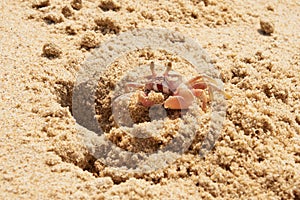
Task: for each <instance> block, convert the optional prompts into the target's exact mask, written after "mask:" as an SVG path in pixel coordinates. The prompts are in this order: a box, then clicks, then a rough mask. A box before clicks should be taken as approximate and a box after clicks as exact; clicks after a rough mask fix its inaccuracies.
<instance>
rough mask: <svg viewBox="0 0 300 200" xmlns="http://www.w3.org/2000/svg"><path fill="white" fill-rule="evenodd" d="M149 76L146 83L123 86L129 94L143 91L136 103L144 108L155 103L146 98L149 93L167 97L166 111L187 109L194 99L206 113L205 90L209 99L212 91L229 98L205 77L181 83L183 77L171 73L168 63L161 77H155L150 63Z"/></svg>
mask: <svg viewBox="0 0 300 200" xmlns="http://www.w3.org/2000/svg"><path fill="white" fill-rule="evenodd" d="M150 70H151V73H152V74H151V75H149V76H146V78H147V79H148V82H147V83H146V84H139V83H135V82H129V83H127V84H126V85H125V91H126V92H129V90H130V88H141V89H143V91H139V93H138V102H139V103H140V104H142V105H143V106H145V107H151V106H153V105H154V104H155V102H153V101H151V99H150V98H148V94H149V93H150V92H151V91H155V92H160V93H163V94H165V95H167V96H168V97H167V98H166V100H165V101H164V103H163V105H164V107H165V108H167V109H174V110H175V109H188V107H189V106H191V105H192V103H193V101H194V100H195V98H199V99H200V100H201V102H202V106H201V107H202V110H203V111H206V109H207V102H208V98H207V95H206V92H205V89H208V91H209V94H210V95H209V98H211V97H212V96H211V95H212V90H217V91H220V92H222V93H223V94H224V95H225V97H226V98H230V96H229V95H228V94H227V93H225V92H224V91H222V90H221V89H220V88H218V87H217V86H216V85H215V83H216V81H215V80H214V79H212V78H210V77H208V76H206V75H199V76H196V77H194V78H192V79H190V80H188V81H187V82H184V81H183V77H182V76H181V75H180V74H178V73H175V72H174V71H172V63H171V62H169V63H168V64H167V66H166V70H165V72H164V73H163V74H162V75H157V74H156V72H155V66H154V62H153V61H152V62H151V63H150Z"/></svg>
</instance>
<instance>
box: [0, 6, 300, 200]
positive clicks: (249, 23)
mask: <svg viewBox="0 0 300 200" xmlns="http://www.w3.org/2000/svg"><path fill="white" fill-rule="evenodd" d="M0 8H1V9H0V16H1V18H0V19H1V20H0V51H1V56H0V94H1V103H0V108H1V109H0V149H1V151H0V199H300V103H299V99H300V54H299V52H300V48H299V47H300V34H299V32H300V27H299V21H300V16H299V14H298V13H300V4H299V2H297V1H295V0H293V1H279V2H278V1H275V0H274V1H273V0H272V1H268V2H267V3H266V2H265V1H252V2H249V1H214V0H204V1H197V0H193V1H181V0H174V1H139V2H136V3H133V2H132V1H128V0H125V1H119V2H118V1H115V0H104V1H96V0H87V1H80V0H73V1H71V0H70V1H64V2H61V1H58V0H26V1H8V0H2V1H1V3H0ZM151 27H152V28H153V27H159V28H168V29H169V30H171V31H178V32H180V33H182V34H184V35H186V36H187V37H191V38H193V39H195V40H196V41H197V42H198V43H199V44H201V46H202V47H203V48H204V49H205V51H206V52H207V54H208V55H209V57H210V58H211V63H212V64H213V65H214V66H215V68H216V69H218V70H219V72H220V74H221V75H220V77H221V80H222V81H223V83H224V88H225V91H226V92H227V93H228V94H230V95H231V96H232V98H231V99H229V100H227V106H226V107H227V112H226V119H225V121H224V123H223V126H222V130H221V131H220V133H219V134H220V136H219V137H218V138H217V137H216V138H215V139H216V140H217V141H216V143H215V146H214V147H213V149H212V150H210V151H209V152H207V154H206V155H205V157H200V156H199V150H200V149H201V148H202V146H201V142H202V141H203V138H204V137H205V136H204V135H203V132H205V131H204V130H207V121H209V119H208V118H207V117H205V116H206V115H205V113H204V112H203V111H201V109H199V106H198V111H199V112H198V114H199V113H200V114H201V113H202V114H203V115H202V116H203V117H202V118H201V119H198V126H197V127H196V128H197V130H196V131H195V132H196V135H194V137H195V139H194V140H193V141H192V144H191V145H190V146H189V147H188V148H187V151H185V152H183V153H182V154H180V156H178V155H175V154H174V155H173V154H172V155H173V156H174V158H176V160H175V161H174V162H173V161H172V162H171V161H170V163H167V165H162V166H164V167H162V168H160V167H159V168H158V169H156V170H155V171H153V170H152V171H150V172H145V173H135V172H128V171H126V170H125V171H122V170H114V169H113V168H112V167H111V166H107V165H105V164H103V163H102V162H101V160H97V158H95V157H94V155H95V154H92V153H91V152H90V151H89V150H90V149H89V147H87V146H86V143H87V141H85V142H84V140H83V138H82V132H81V130H80V129H78V125H76V121H75V119H74V118H73V116H72V114H73V113H72V112H71V111H72V109H71V108H72V94H73V92H72V91H73V89H74V84H75V83H76V77H77V76H78V74H79V73H80V69H81V68H82V66H83V64H84V63H85V62H86V60H87V59H88V58H90V57H91V55H92V54H93V53H95V52H97V47H98V45H101V44H104V43H105V42H106V41H108V40H110V39H112V38H114V37H116V36H118V35H119V34H122V33H124V32H126V31H129V30H134V29H136V28H143V29H145V28H151ZM151 61H155V63H157V64H158V65H162V66H163V65H165V64H166V63H167V62H168V61H172V62H173V63H174V69H176V70H177V71H179V72H180V71H181V72H182V73H184V72H187V71H188V70H191V69H192V68H191V66H190V65H189V64H188V63H187V62H186V61H185V60H183V59H181V58H180V57H178V56H174V55H170V54H168V53H166V52H163V51H156V52H155V51H154V52H153V51H148V50H143V51H139V52H132V53H130V54H128V55H125V56H123V57H121V58H119V60H117V61H115V62H114V63H112V64H111V65H110V70H108V71H107V72H106V74H105V76H102V77H101V78H99V83H98V90H97V91H98V93H97V95H98V96H97V100H96V107H95V108H96V115H97V116H96V118H97V120H99V121H100V122H103V121H104V122H105V123H100V125H101V127H102V129H104V130H105V136H106V137H107V138H109V139H110V140H111V141H112V142H113V143H115V144H116V145H118V146H119V147H122V148H124V149H127V150H130V151H133V152H142V151H146V152H153V151H156V150H157V149H162V148H163V147H164V146H166V145H167V144H168V143H169V142H170V141H171V140H172V139H173V138H174V137H175V136H176V134H177V132H178V130H179V129H180V128H178V127H180V124H179V125H178V124H176V123H179V122H178V121H180V119H178V118H177V117H176V112H173V111H172V112H171V115H172V116H175V117H174V119H169V121H167V120H162V118H161V117H158V118H157V119H156V120H157V122H155V120H154V121H152V122H147V120H148V121H149V118H148V119H147V118H145V119H142V117H144V116H145V115H144V114H142V115H140V116H141V119H140V117H136V116H135V114H134V113H135V111H136V110H137V111H138V112H139V113H143V112H145V111H143V108H141V107H139V108H136V107H135V106H134V105H135V104H134V105H133V107H132V108H133V109H132V110H131V112H132V113H133V114H132V113H131V115H134V116H135V117H133V118H134V119H135V120H137V123H140V125H139V126H140V127H139V128H140V129H142V128H145V129H147V127H148V129H147V130H148V134H150V135H152V134H154V135H152V137H151V138H150V142H149V143H147V142H145V140H143V139H132V138H130V137H129V136H128V134H126V133H124V129H120V128H118V126H117V125H116V124H115V122H113V120H112V118H111V114H112V113H111V112H112V111H111V107H110V105H111V104H110V102H111V97H112V96H110V95H112V93H111V91H112V89H113V88H114V87H115V86H116V82H117V81H119V80H120V79H121V77H122V73H124V71H126V70H127V71H128V70H131V69H133V68H134V67H135V66H147V65H148V64H149V63H150V62H151ZM121 72H122V73H121ZM106 94H107V95H106ZM139 109H142V111H143V112H140V111H141V110H139ZM195 109H197V108H195ZM146 112H147V111H146ZM163 114H164V113H163ZM163 114H162V115H163ZM167 114H168V113H167ZM177 114H178V113H177ZM154 117H156V116H154ZM103 119H105V120H103ZM139 120H140V121H139ZM77 121H78V120H77ZM144 121H146V122H144ZM163 122H164V123H165V124H164V126H161V123H163ZM155 123H156V124H157V126H155ZM155 127H156V128H157V129H155ZM128 129H130V128H127V129H125V130H128ZM149 130H150V131H149ZM151 130H156V131H151ZM86 133H91V134H93V133H92V132H88V131H87V132H86ZM193 133H194V132H193ZM177 135H178V134H177ZM91 138H92V136H91ZM88 142H91V141H88ZM145 144H147V145H148V146H147V145H146V146H145ZM177 151H180V149H179V150H177ZM122 155H123V154H120V155H119V156H120V158H122V159H125V157H122ZM162 155H163V154H162ZM170 157H171V154H169V155H167V156H166V157H165V159H166V160H168V159H169V158H170ZM171 160H172V159H171ZM125 161H126V160H124V162H125ZM121 163H122V162H121ZM119 164H120V163H119ZM159 166H160V165H159Z"/></svg>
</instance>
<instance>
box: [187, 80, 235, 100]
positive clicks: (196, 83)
mask: <svg viewBox="0 0 300 200" xmlns="http://www.w3.org/2000/svg"><path fill="white" fill-rule="evenodd" d="M204 79H207V82H205V81H204ZM216 83H217V82H216V81H215V80H214V79H213V78H211V77H209V76H206V75H199V76H196V77H194V78H192V79H191V80H189V81H188V82H187V83H186V84H187V85H188V86H189V87H191V88H195V89H203V90H204V89H206V88H208V90H209V95H210V96H211V97H212V96H213V95H212V89H214V90H216V91H218V92H221V93H222V94H223V95H224V96H225V98H226V99H230V98H231V95H230V94H228V93H227V92H225V91H223V90H221V89H220V88H218V87H217V86H216Z"/></svg>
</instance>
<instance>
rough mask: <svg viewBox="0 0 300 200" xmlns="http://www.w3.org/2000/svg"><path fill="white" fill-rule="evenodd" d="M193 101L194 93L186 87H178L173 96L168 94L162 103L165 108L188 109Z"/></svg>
mask: <svg viewBox="0 0 300 200" xmlns="http://www.w3.org/2000/svg"><path fill="white" fill-rule="evenodd" d="M193 101H194V94H193V92H192V91H191V90H189V89H188V88H187V87H178V88H177V90H176V92H175V93H174V96H170V97H169V98H168V99H167V100H166V101H165V103H164V107H165V108H170V109H188V107H189V106H190V105H192V103H193Z"/></svg>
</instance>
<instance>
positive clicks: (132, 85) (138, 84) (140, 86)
mask: <svg viewBox="0 0 300 200" xmlns="http://www.w3.org/2000/svg"><path fill="white" fill-rule="evenodd" d="M143 87H144V84H140V83H135V82H129V83H126V84H125V92H130V91H129V90H130V88H143Z"/></svg>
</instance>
